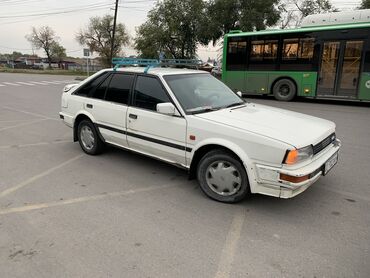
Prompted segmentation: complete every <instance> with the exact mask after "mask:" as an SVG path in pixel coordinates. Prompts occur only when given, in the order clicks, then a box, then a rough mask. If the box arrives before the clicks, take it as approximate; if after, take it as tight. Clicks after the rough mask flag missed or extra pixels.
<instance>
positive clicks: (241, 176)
mask: <svg viewBox="0 0 370 278" xmlns="http://www.w3.org/2000/svg"><path fill="white" fill-rule="evenodd" d="M197 178H198V182H199V185H200V187H201V189H202V191H203V192H204V193H205V194H206V195H207V196H208V197H210V198H212V199H214V200H217V201H220V202H224V203H236V202H239V201H241V200H243V199H244V198H245V197H246V196H247V195H248V194H249V182H248V176H247V173H246V171H245V169H244V167H243V165H242V164H241V163H240V161H239V160H238V159H236V158H235V157H234V156H233V155H231V154H229V153H228V152H226V151H224V150H214V151H211V152H209V153H207V154H206V155H205V156H204V157H203V158H202V159H201V161H200V162H199V164H198V169H197Z"/></svg>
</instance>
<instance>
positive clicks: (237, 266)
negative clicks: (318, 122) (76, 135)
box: [0, 73, 370, 278]
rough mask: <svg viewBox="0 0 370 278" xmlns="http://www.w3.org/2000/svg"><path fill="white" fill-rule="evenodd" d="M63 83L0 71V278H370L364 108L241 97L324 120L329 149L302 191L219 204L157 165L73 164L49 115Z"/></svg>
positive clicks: (64, 133)
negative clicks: (330, 157)
mask: <svg viewBox="0 0 370 278" xmlns="http://www.w3.org/2000/svg"><path fill="white" fill-rule="evenodd" d="M72 79H73V77H70V76H51V75H50V76H48V75H26V74H5V73H0V277H218V278H221V277H369V276H370V264H369V262H370V254H369V252H370V250H369V249H370V229H369V227H370V213H369V212H370V139H369V138H370V104H369V105H356V104H353V103H333V102H324V101H320V102H317V101H316V102H315V101H308V100H297V101H295V102H289V103H282V102H277V101H275V100H272V99H271V98H255V99H250V101H252V102H258V103H262V104H266V105H271V106H276V107H281V108H285V109H289V110H294V111H299V112H302V113H306V114H311V115H314V116H318V117H322V118H325V119H328V120H332V121H334V122H336V124H337V136H338V138H340V139H341V141H342V144H343V147H342V149H341V152H340V158H339V163H338V165H337V167H335V168H334V169H333V170H332V171H331V172H330V174H329V175H328V176H326V177H324V178H321V179H320V180H319V181H318V182H317V183H316V184H314V185H313V186H312V187H311V188H309V189H308V190H307V191H305V192H304V193H303V194H301V195H299V196H297V197H295V198H293V199H288V200H283V199H276V198H272V197H267V196H259V195H256V196H252V197H251V198H249V199H247V200H245V201H243V202H242V203H239V204H236V205H227V204H222V203H218V202H215V201H212V200H210V199H208V198H207V197H205V196H204V194H203V193H202V192H201V190H200V189H199V188H198V185H197V182H196V181H195V180H191V181H189V180H188V178H187V173H186V172H185V171H183V170H181V169H178V168H174V167H173V166H170V165H167V164H164V163H162V162H158V161H156V160H153V159H150V158H147V157H143V156H139V155H137V154H133V153H130V152H126V151H122V150H118V149H114V148H108V149H107V151H106V152H105V153H103V154H102V155H99V156H88V155H86V154H84V153H83V152H82V150H81V149H80V147H79V145H78V143H73V142H72V131H71V129H69V128H68V127H66V126H65V125H64V124H63V123H62V122H61V121H60V120H59V117H58V112H59V110H60V95H61V90H62V88H63V86H64V85H65V84H66V83H69V82H71V80H72ZM291 130H292V132H294V127H292V129H291Z"/></svg>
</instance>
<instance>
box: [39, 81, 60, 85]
mask: <svg viewBox="0 0 370 278" xmlns="http://www.w3.org/2000/svg"><path fill="white" fill-rule="evenodd" d="M41 82H44V83H48V84H54V85H60V83H59V82H58V81H41Z"/></svg>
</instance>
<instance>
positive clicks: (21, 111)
mask: <svg viewBox="0 0 370 278" xmlns="http://www.w3.org/2000/svg"><path fill="white" fill-rule="evenodd" d="M1 107H2V108H4V109H7V110H10V111H15V112H19V113H24V114H28V115H32V116H36V117H39V118H40V117H41V118H44V119H48V120H54V121H59V120H60V119H58V118H51V117H48V116H45V115H41V114H38V113H33V112H29V111H24V110H18V109H15V108H12V107H8V106H1Z"/></svg>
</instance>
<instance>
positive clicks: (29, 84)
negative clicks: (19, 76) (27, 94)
mask: <svg viewBox="0 0 370 278" xmlns="http://www.w3.org/2000/svg"><path fill="white" fill-rule="evenodd" d="M17 83H18V84H22V85H28V86H35V84H32V83H26V82H20V81H19V82H17Z"/></svg>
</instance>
